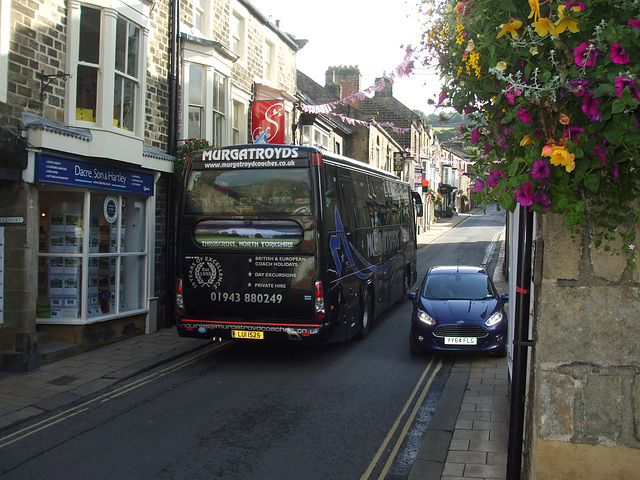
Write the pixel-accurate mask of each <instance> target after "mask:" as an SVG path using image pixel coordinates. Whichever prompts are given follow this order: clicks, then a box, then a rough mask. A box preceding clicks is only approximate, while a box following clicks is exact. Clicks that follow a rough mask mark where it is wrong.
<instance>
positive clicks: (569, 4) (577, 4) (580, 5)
mask: <svg viewBox="0 0 640 480" xmlns="http://www.w3.org/2000/svg"><path fill="white" fill-rule="evenodd" d="M564 6H565V7H567V8H568V9H569V10H571V9H572V8H573V7H578V8H580V11H581V12H584V9H585V5H584V3H582V2H570V1H568V2H564Z"/></svg>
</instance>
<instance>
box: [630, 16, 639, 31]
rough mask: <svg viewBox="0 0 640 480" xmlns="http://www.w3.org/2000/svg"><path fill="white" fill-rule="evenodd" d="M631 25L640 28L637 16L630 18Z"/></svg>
mask: <svg viewBox="0 0 640 480" xmlns="http://www.w3.org/2000/svg"><path fill="white" fill-rule="evenodd" d="M629 25H631V26H632V27H633V28H637V29H638V30H640V20H636V19H635V18H630V19H629Z"/></svg>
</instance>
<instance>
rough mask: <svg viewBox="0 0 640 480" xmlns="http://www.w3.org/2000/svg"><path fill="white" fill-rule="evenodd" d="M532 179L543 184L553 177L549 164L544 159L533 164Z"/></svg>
mask: <svg viewBox="0 0 640 480" xmlns="http://www.w3.org/2000/svg"><path fill="white" fill-rule="evenodd" d="M529 175H531V178H533V179H534V180H537V181H539V182H542V181H543V180H546V179H547V178H549V177H550V176H551V169H550V168H549V162H547V161H546V160H545V159H544V158H541V159H540V160H536V162H535V163H534V164H533V168H532V169H531V173H530V174H529Z"/></svg>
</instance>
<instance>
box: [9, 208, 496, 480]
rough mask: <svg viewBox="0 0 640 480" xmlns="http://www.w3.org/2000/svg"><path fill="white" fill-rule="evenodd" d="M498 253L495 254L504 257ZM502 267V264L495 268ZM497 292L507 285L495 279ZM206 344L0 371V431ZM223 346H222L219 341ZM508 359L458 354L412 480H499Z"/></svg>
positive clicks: (141, 345)
mask: <svg viewBox="0 0 640 480" xmlns="http://www.w3.org/2000/svg"><path fill="white" fill-rule="evenodd" d="M474 214H482V213H481V210H479V209H475V210H473V211H472V212H468V213H462V214H459V215H457V216H455V217H452V218H447V219H441V220H440V221H439V222H437V223H436V224H433V225H431V226H430V228H429V229H428V230H427V231H426V232H422V233H421V234H420V236H419V242H418V243H419V244H427V243H430V242H432V241H434V240H435V239H437V238H438V237H439V236H440V235H442V234H444V233H446V232H447V231H449V230H450V229H451V228H455V227H457V226H459V225H461V224H462V223H464V222H465V221H466V220H468V219H469V218H470V217H471V215H474ZM503 254H504V253H503V250H502V251H500V254H499V255H503ZM498 264H499V265H500V263H498ZM497 270H499V269H496V275H495V276H494V280H496V283H497V286H498V289H499V290H500V291H501V292H506V284H505V283H504V280H503V279H501V277H500V276H499V275H498V271H497ZM210 344H211V342H210V341H206V340H194V339H186V338H181V337H179V336H178V334H177V333H176V331H175V327H174V328H170V329H162V330H159V331H157V332H155V333H152V334H149V335H140V336H136V337H132V338H129V339H126V340H123V341H120V342H118V343H114V344H112V345H108V346H105V347H102V348H99V349H96V350H91V351H88V352H84V353H81V354H78V355H75V356H73V357H70V358H65V359H62V360H58V361H56V362H53V363H50V364H48V365H44V366H42V367H40V368H39V369H38V370H36V371H34V372H28V373H3V372H0V430H1V429H3V428H6V427H9V426H12V425H16V424H19V423H20V422H23V421H25V420H28V419H30V418H33V417H36V416H38V415H41V414H43V413H46V412H49V411H52V410H54V409H57V408H60V407H63V406H65V405H68V404H70V403H72V402H75V401H78V400H80V399H82V398H83V397H85V396H88V395H92V394H94V393H96V392H99V391H101V390H103V389H105V388H108V387H110V386H111V385H114V384H116V383H118V382H122V381H124V380H126V379H128V378H131V377H134V376H135V375H138V374H140V373H143V372H145V371H147V370H150V369H152V368H154V367H156V366H159V365H162V364H164V363H167V362H170V361H172V360H174V359H177V358H180V357H182V356H184V355H186V354H189V353H192V352H195V351H197V350H198V349H200V348H203V347H205V346H207V345H210ZM221 345H222V344H221ZM507 392H508V384H507V363H506V359H496V358H495V357H491V356H489V357H484V356H469V357H459V358H458V360H457V361H456V364H455V365H454V368H453V370H452V372H451V376H450V377H449V379H448V381H447V384H446V386H445V389H444V391H443V394H442V398H441V399H440V401H439V403H438V406H437V408H436V411H435V413H434V416H433V418H432V420H431V423H430V426H429V428H428V430H427V433H426V435H425V437H424V442H423V444H422V447H421V448H420V450H419V452H418V455H417V457H416V460H415V463H414V465H413V468H412V470H411V474H410V476H409V480H432V479H443V480H454V479H483V478H485V479H504V478H505V476H506V457H507V453H506V452H507V437H508V419H509V406H508V401H507Z"/></svg>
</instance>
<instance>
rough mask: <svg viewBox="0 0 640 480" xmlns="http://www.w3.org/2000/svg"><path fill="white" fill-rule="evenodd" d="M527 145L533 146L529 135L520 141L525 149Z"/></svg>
mask: <svg viewBox="0 0 640 480" xmlns="http://www.w3.org/2000/svg"><path fill="white" fill-rule="evenodd" d="M525 145H533V140H531V137H530V136H529V135H525V136H524V137H522V140H520V146H521V147H524V146H525Z"/></svg>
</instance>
